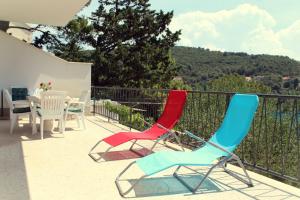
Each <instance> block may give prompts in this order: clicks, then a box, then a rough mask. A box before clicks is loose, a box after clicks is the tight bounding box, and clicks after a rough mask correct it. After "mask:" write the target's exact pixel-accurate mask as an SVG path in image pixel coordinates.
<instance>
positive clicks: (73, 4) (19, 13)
mask: <svg viewBox="0 0 300 200" xmlns="http://www.w3.org/2000/svg"><path fill="white" fill-rule="evenodd" d="M88 2H89V0H0V20H3V21H13V22H23V23H32V24H44V25H53V26H65V25H66V24H67V23H68V22H69V21H70V20H71V19H72V18H73V17H74V15H75V14H76V13H78V12H79V11H80V9H81V8H83V7H84V5H85V4H87V3H88Z"/></svg>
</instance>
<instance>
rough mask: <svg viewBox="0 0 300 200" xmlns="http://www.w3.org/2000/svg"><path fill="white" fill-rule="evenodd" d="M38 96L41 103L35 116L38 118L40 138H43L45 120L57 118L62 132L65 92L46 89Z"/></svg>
mask: <svg viewBox="0 0 300 200" xmlns="http://www.w3.org/2000/svg"><path fill="white" fill-rule="evenodd" d="M40 96H41V104H40V108H38V109H37V117H39V118H40V133H41V139H44V121H45V120H59V130H60V132H61V133H63V132H64V109H65V99H66V92H62V91H47V92H41V94H40ZM34 120H35V119H34Z"/></svg>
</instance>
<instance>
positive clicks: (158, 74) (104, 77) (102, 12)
mask: <svg viewBox="0 0 300 200" xmlns="http://www.w3.org/2000/svg"><path fill="white" fill-rule="evenodd" d="M99 3H100V6H99V8H98V9H97V10H96V11H95V12H94V13H93V14H92V17H91V22H92V26H93V33H92V34H90V35H89V36H88V37H87V38H86V41H87V43H88V44H89V45H90V46H91V47H93V48H94V49H95V51H94V55H93V57H94V67H93V83H94V84H95V85H105V86H116V85H117V86H128V87H152V86H153V85H156V84H161V85H162V86H163V85H166V84H167V83H168V82H169V81H170V80H171V79H172V77H174V76H175V75H176V72H177V69H176V67H175V63H174V60H173V59H172V56H171V54H170V48H171V47H173V46H174V44H175V42H176V41H177V40H178V39H179V34H180V32H179V31H177V32H175V33H172V32H171V31H170V30H169V28H168V25H169V23H170V22H171V19H172V17H173V13H172V12H167V13H164V12H162V11H160V12H156V11H153V10H151V9H150V4H149V0H130V1H128V0H99Z"/></svg>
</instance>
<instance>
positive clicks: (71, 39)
mask: <svg viewBox="0 0 300 200" xmlns="http://www.w3.org/2000/svg"><path fill="white" fill-rule="evenodd" d="M44 28H45V29H48V30H49V31H47V32H45V33H44V34H42V35H41V36H40V37H37V38H35V40H34V45H35V46H37V47H40V48H41V47H46V49H47V50H48V51H50V52H52V53H54V54H55V55H56V56H58V57H60V58H63V59H65V60H68V61H73V62H83V61H91V60H92V58H91V55H90V54H88V52H86V51H84V46H83V45H84V41H83V39H84V38H85V37H87V35H89V34H91V31H92V29H93V27H92V26H91V25H89V21H88V19H87V18H85V17H76V18H75V19H73V20H72V21H70V22H69V23H68V24H67V25H66V26H65V27H44Z"/></svg>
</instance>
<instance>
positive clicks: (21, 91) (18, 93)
mask: <svg viewBox="0 0 300 200" xmlns="http://www.w3.org/2000/svg"><path fill="white" fill-rule="evenodd" d="M27 96H28V89H27V88H26V87H11V97H12V100H13V101H18V100H26V98H27Z"/></svg>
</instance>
